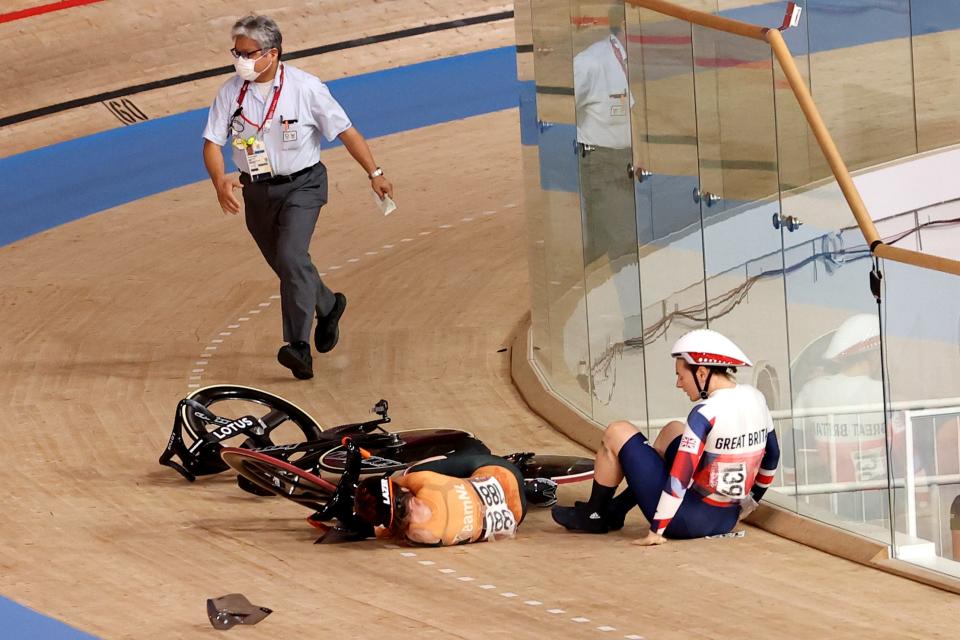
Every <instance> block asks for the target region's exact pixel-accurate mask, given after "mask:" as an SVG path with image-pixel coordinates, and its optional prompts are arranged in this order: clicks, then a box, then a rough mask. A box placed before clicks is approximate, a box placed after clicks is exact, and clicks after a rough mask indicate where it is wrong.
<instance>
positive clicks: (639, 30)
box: [623, 9, 704, 436]
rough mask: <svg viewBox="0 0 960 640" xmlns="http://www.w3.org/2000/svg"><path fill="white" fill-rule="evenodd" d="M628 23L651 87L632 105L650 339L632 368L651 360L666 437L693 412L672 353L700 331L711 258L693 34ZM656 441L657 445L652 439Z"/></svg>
mask: <svg viewBox="0 0 960 640" xmlns="http://www.w3.org/2000/svg"><path fill="white" fill-rule="evenodd" d="M629 14H630V15H631V16H636V18H635V20H634V19H631V20H630V21H629V22H628V26H627V30H628V42H627V47H628V49H629V52H630V55H629V65H630V78H631V84H632V85H634V83H636V82H642V86H643V90H642V92H640V91H637V95H642V101H637V102H635V103H634V104H633V106H632V112H633V122H634V131H635V136H634V148H635V150H636V151H635V156H636V158H635V160H636V163H635V164H636V166H635V169H636V170H637V172H638V175H637V176H636V177H637V186H636V193H637V196H636V199H637V230H638V239H639V244H640V251H639V256H638V258H639V271H640V291H641V292H642V294H643V313H642V318H643V327H642V334H641V336H639V337H636V338H634V339H632V340H629V341H627V343H626V346H625V349H624V355H623V357H624V359H625V360H626V359H627V358H630V357H636V354H638V353H643V355H644V362H645V365H646V372H647V375H646V386H647V413H648V415H649V418H648V424H649V426H650V428H651V429H653V430H656V429H659V428H660V427H662V426H663V425H664V424H666V423H667V422H668V421H669V420H673V419H677V418H684V417H686V415H687V413H689V411H690V402H689V400H688V399H687V397H686V396H685V395H684V394H683V393H682V392H680V391H679V390H678V389H676V387H675V386H674V385H675V375H674V371H673V362H672V359H671V358H670V347H671V346H672V345H673V343H674V341H675V340H676V339H677V338H679V337H680V336H681V335H683V334H684V333H686V332H687V331H689V330H690V329H694V328H697V327H700V326H703V324H704V322H703V321H702V320H697V319H696V318H697V317H698V316H702V314H703V306H704V286H703V257H702V250H703V245H702V234H701V227H700V208H699V206H698V205H697V203H696V202H695V200H694V197H693V193H694V189H696V187H697V185H698V184H699V180H700V175H699V173H700V167H699V162H698V155H697V112H696V103H695V101H694V79H693V48H692V36H691V25H690V23H688V22H684V21H680V20H675V19H673V18H669V17H666V16H663V15H661V14H658V13H655V12H653V11H649V10H645V9H637V10H631V11H630V12H629ZM649 435H651V436H654V435H655V433H653V431H651V432H650V433H649Z"/></svg>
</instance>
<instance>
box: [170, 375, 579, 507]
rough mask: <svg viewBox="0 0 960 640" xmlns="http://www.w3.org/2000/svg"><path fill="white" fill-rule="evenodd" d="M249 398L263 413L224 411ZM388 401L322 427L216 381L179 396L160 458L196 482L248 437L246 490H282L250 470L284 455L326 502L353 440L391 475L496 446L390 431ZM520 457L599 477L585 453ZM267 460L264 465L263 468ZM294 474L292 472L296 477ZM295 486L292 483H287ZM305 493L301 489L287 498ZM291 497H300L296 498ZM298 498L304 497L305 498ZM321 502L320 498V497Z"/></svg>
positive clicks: (532, 471) (563, 474)
mask: <svg viewBox="0 0 960 640" xmlns="http://www.w3.org/2000/svg"><path fill="white" fill-rule="evenodd" d="M237 401H239V402H242V403H243V404H244V405H247V406H250V405H253V406H256V407H257V408H258V410H260V409H262V411H260V412H259V413H260V415H257V414H254V413H248V414H245V415H242V416H240V417H236V418H228V417H224V416H220V415H217V413H216V412H215V410H216V409H217V405H219V404H221V403H223V404H226V403H233V402H237ZM388 408H389V407H388V403H387V401H386V400H380V401H379V402H377V404H376V405H375V406H374V407H373V412H374V413H375V414H376V415H377V417H376V418H375V419H372V420H368V421H365V422H356V423H350V424H344V425H339V426H336V427H331V428H328V429H323V428H322V427H321V426H320V425H319V423H318V422H317V421H316V420H314V419H313V418H312V417H311V416H310V415H309V414H308V413H307V412H306V411H304V410H303V409H301V408H300V407H298V406H297V405H295V404H294V403H292V402H290V401H288V400H286V399H284V398H281V397H280V396H277V395H274V394H272V393H270V392H268V391H263V390H261V389H256V388H254V387H245V386H239V385H214V386H210V387H205V388H203V389H198V390H196V391H194V392H193V393H191V394H190V395H188V396H187V397H186V398H184V399H183V400H181V401H180V403H179V404H178V405H177V410H176V415H175V417H174V423H173V429H172V432H171V434H170V439H169V440H168V442H167V446H166V448H165V449H164V452H163V454H162V455H161V456H160V460H159V462H160V464H163V465H166V466H169V467H171V468H172V469H175V470H176V471H177V472H178V473H180V474H181V475H183V476H184V477H185V478H186V479H187V480H189V481H191V482H193V481H194V480H195V479H196V478H197V477H198V476H206V475H212V474H217V473H221V472H223V471H226V470H227V469H228V468H229V466H228V464H227V463H226V462H225V461H224V460H223V458H222V457H221V453H222V451H223V449H224V443H225V442H226V441H228V440H233V439H239V438H241V437H242V438H243V440H242V442H241V444H240V447H239V448H236V449H237V450H240V451H243V452H246V453H250V454H252V455H250V456H246V457H244V458H243V460H242V461H241V462H239V463H238V464H242V465H244V466H246V467H249V468H250V469H251V471H250V472H249V474H241V475H240V476H239V477H238V484H239V485H240V487H241V488H242V489H244V490H245V491H248V492H251V493H255V494H258V495H268V494H274V493H277V491H274V490H272V487H273V485H275V483H276V482H284V480H282V479H281V480H277V479H276V477H275V476H276V474H274V479H273V480H271V481H270V482H271V483H272V485H271V489H270V490H268V489H266V488H265V487H264V486H263V484H262V483H257V482H251V481H250V480H249V478H248V477H245V476H247V475H253V476H256V475H257V474H258V473H259V474H260V475H261V476H263V474H264V473H265V471H264V469H266V470H267V471H266V472H268V473H274V472H273V471H271V470H270V469H272V467H271V465H272V464H273V461H275V460H276V461H280V462H282V463H284V464H286V465H290V467H292V468H294V469H298V470H301V471H304V472H307V473H308V474H310V477H311V478H317V479H319V480H322V481H323V484H322V487H323V489H322V493H316V491H317V489H316V487H314V488H313V489H312V490H313V491H314V493H312V494H310V495H311V496H314V497H317V499H318V500H322V501H323V503H324V504H325V501H326V499H327V498H329V496H330V495H332V493H333V491H334V490H335V488H336V485H335V484H334V483H333V482H331V481H330V480H329V479H327V478H325V477H324V476H325V474H326V475H329V476H334V477H333V478H332V480H333V481H334V482H335V481H336V479H337V478H339V476H340V475H342V474H343V472H344V470H345V467H346V464H347V457H348V456H347V447H346V445H345V444H344V442H345V440H346V439H350V440H351V441H352V442H353V443H354V444H355V445H357V446H358V447H360V448H362V449H363V450H364V451H365V452H366V453H367V455H366V457H365V458H364V459H363V460H362V463H361V466H360V470H359V474H360V475H361V476H363V475H371V474H384V473H391V472H393V471H397V470H400V469H405V468H407V467H409V466H410V465H412V464H414V463H415V462H419V461H421V460H424V459H426V458H431V457H434V456H440V455H447V456H449V455H457V454H470V453H490V450H489V448H487V446H486V445H485V444H484V443H483V442H482V441H481V440H480V439H479V438H477V437H476V436H475V435H473V434H472V433H470V432H468V431H463V430H460V429H409V430H402V431H395V432H390V431H387V430H386V429H385V428H384V425H386V424H388V423H389V422H391V418H390V417H389V415H388ZM288 425H293V427H294V428H293V429H292V435H293V439H294V440H295V441H294V442H275V441H274V434H276V433H277V432H278V429H280V428H281V427H282V428H283V429H284V435H285V436H286V437H287V438H288V439H289V438H290V437H291V429H290V428H289V426H288ZM505 457H506V458H507V459H508V460H510V461H512V462H513V463H514V464H516V465H517V466H518V467H519V468H520V470H521V473H522V474H523V476H524V477H525V478H530V479H533V478H549V479H552V480H553V481H555V482H556V483H558V484H564V483H568V482H577V481H580V480H587V479H589V478H592V477H593V461H592V460H590V459H589V458H582V457H579V456H563V455H559V456H557V455H543V454H533V453H526V452H524V453H515V454H510V455H509V456H505ZM258 465H259V467H261V469H260V471H259V472H258V470H257V467H258ZM290 477H292V476H290ZM287 488H289V487H287ZM291 495H300V492H298V491H294V492H292V494H288V495H286V496H285V497H291ZM291 499H295V498H293V497H291ZM298 501H299V500H298ZM318 504H319V502H318Z"/></svg>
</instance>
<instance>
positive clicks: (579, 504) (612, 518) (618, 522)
mask: <svg viewBox="0 0 960 640" xmlns="http://www.w3.org/2000/svg"><path fill="white" fill-rule="evenodd" d="M573 506H574V507H575V508H577V509H583V510H586V508H587V503H586V502H585V501H583V500H577V501H576V502H574V503H573ZM626 519H627V516H626V514H623V515H617V514H614V513H613V511H612V510H610V509H607V510H605V511H604V512H603V521H604V522H606V523H607V529H608V530H610V531H620V529H623V523H624V522H625V521H626Z"/></svg>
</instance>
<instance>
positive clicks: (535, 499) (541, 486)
mask: <svg viewBox="0 0 960 640" xmlns="http://www.w3.org/2000/svg"><path fill="white" fill-rule="evenodd" d="M523 495H524V496H526V498H527V502H528V503H529V504H535V505H537V506H538V507H552V506H553V505H555V504H557V483H556V482H554V481H553V480H551V479H550V478H525V479H524V481H523Z"/></svg>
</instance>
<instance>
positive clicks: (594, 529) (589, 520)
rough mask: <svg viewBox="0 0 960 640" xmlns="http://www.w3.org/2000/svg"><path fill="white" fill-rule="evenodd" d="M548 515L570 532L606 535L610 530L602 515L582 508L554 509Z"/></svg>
mask: <svg viewBox="0 0 960 640" xmlns="http://www.w3.org/2000/svg"><path fill="white" fill-rule="evenodd" d="M550 515H552V516H553V521H554V522H556V523H557V524H559V525H563V526H564V527H566V528H567V529H569V530H570V531H581V532H583V533H607V532H608V531H609V530H610V527H608V526H607V523H606V521H605V520H604V518H603V516H602V515H600V514H599V513H597V512H596V511H593V512H590V511H587V510H586V509H585V508H583V507H554V508H552V509H551V510H550Z"/></svg>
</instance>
